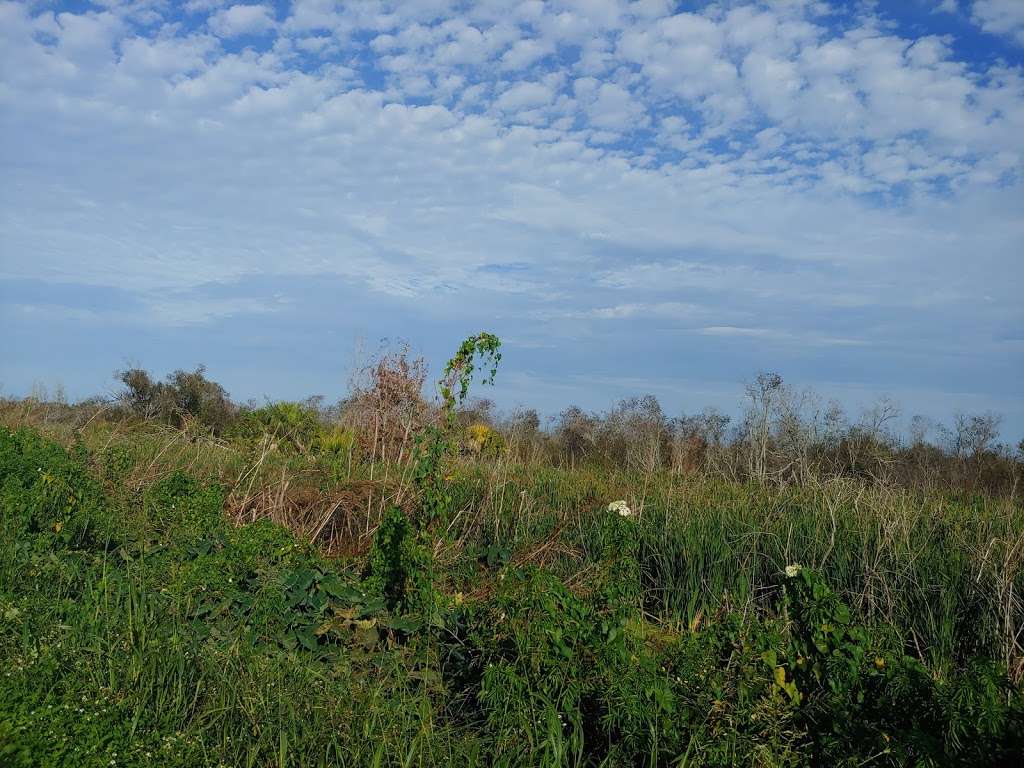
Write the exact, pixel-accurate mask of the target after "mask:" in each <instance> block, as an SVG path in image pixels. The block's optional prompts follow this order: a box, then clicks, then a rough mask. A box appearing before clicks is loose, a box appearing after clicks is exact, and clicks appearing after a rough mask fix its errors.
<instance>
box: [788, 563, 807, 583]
mask: <svg viewBox="0 0 1024 768" xmlns="http://www.w3.org/2000/svg"><path fill="white" fill-rule="evenodd" d="M801 568H803V566H802V565H796V564H793V565H787V566H786V578H787V579H792V578H795V577H796V576H799V575H800V569H801Z"/></svg>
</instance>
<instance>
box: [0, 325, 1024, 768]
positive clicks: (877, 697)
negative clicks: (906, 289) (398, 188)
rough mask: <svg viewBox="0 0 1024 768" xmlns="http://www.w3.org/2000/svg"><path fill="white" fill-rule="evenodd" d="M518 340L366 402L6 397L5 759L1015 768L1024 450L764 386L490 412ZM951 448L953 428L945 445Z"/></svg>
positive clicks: (146, 392) (397, 381)
mask: <svg viewBox="0 0 1024 768" xmlns="http://www.w3.org/2000/svg"><path fill="white" fill-rule="evenodd" d="M499 347H500V345H499V342H498V340H497V339H496V338H495V337H493V336H491V335H489V334H486V333H482V334H479V335H477V336H473V337H470V338H469V339H467V340H466V342H464V343H463V345H462V346H461V347H460V348H459V350H458V352H457V354H456V355H455V356H454V357H453V358H452V360H451V361H450V362H449V364H448V366H447V367H446V368H445V370H444V371H443V373H442V377H441V381H440V384H439V387H438V390H439V397H438V399H437V402H429V401H427V400H425V399H423V397H422V384H423V382H424V379H425V368H424V366H423V365H422V363H421V362H420V361H414V360H413V361H410V360H409V359H408V357H407V355H406V354H405V353H404V352H401V351H400V352H398V353H394V354H390V355H385V356H383V357H382V358H381V359H380V360H378V361H377V363H375V364H374V365H373V366H371V367H370V368H368V369H367V371H366V372H365V373H366V376H365V377H364V378H363V380H362V381H358V382H356V384H355V386H354V388H353V392H352V394H351V395H350V397H349V398H348V399H347V400H346V401H345V402H343V403H342V404H340V405H338V406H334V407H330V408H325V407H323V405H322V404H321V403H320V402H318V401H309V402H306V403H272V404H267V405H264V406H256V405H255V404H251V405H248V406H238V405H236V404H234V403H233V402H231V400H230V399H229V398H228V395H227V393H226V392H224V390H223V388H221V387H219V386H218V385H216V384H215V383H213V382H210V381H208V380H207V379H206V378H205V375H204V372H203V370H202V369H199V370H197V371H194V372H191V373H188V372H184V373H183V372H178V373H175V374H173V375H172V376H171V377H169V378H168V379H167V380H166V381H164V382H156V381H155V380H154V379H153V377H151V376H150V375H149V374H148V373H146V372H144V371H137V370H136V371H128V372H125V373H124V374H121V380H122V381H123V383H124V385H125V388H126V389H125V393H124V396H123V397H122V398H121V399H120V400H119V401H118V402H115V403H100V402H92V403H87V404H80V405H78V406H68V405H63V404H59V403H46V402H40V401H39V400H38V399H29V400H21V401H7V402H5V403H3V405H2V408H0V421H2V423H3V425H4V426H0V512H2V517H0V662H2V671H0V674H2V675H3V679H2V685H0V764H2V765H5V766H6V765H10V766H67V765H73V766H150V765H154V766H231V767H232V768H233V767H234V766H261V767H262V766H268V767H269V766H278V767H279V768H283V767H284V766H335V765H344V766H349V765H351V766H363V765H368V766H385V765H387V766H390V765H396V766H397V765H401V766H414V765H415V766H428V765H439V766H440V765H450V764H459V765H467V766H474V765H479V766H492V765H498V766H562V765H573V766H627V765H628V766H637V765H647V766H705V765H717V766H731V765H760V766H817V765H829V766H831V765H847V766H870V765H875V766H903V765H934V766H946V765H962V766H1003V765H1006V766H1009V765H1017V764H1019V762H1018V761H1019V756H1020V755H1021V754H1022V753H1024V693H1022V688H1021V679H1022V677H1024V646H1022V642H1024V603H1022V598H1021V596H1022V595H1024V568H1022V563H1024V514H1022V513H1024V509H1022V505H1021V502H1020V500H1019V498H1018V496H1017V492H1016V489H1017V483H1018V481H1019V479H1020V477H1021V461H1020V457H1018V456H1015V455H1014V453H1013V451H1012V450H1011V449H1009V448H1006V447H1004V446H999V445H998V444H997V442H996V441H997V436H996V434H995V426H996V424H997V422H996V420H995V419H994V417H991V416H989V415H981V416H975V417H969V416H964V417H961V418H960V419H959V420H958V422H957V423H956V424H955V425H954V427H952V428H950V429H949V430H946V432H945V433H944V436H943V443H944V444H941V445H940V444H933V443H931V442H928V441H926V440H925V437H924V435H923V434H921V432H920V430H921V429H923V427H922V425H921V424H918V434H917V435H915V436H913V437H912V439H911V440H910V441H909V442H900V441H899V440H897V439H896V437H895V436H893V435H892V434H891V433H890V432H889V431H888V424H889V423H890V421H891V413H892V411H891V406H890V405H888V404H882V406H880V407H879V409H876V410H875V412H874V413H873V414H871V413H869V414H866V415H865V416H864V417H862V418H861V419H859V420H858V421H857V422H855V423H854V424H852V425H850V424H847V423H845V417H843V416H842V415H841V414H839V413H838V412H837V411H836V409H832V410H831V411H829V410H828V409H824V410H814V409H813V408H811V407H810V405H809V403H811V402H812V398H811V397H810V396H809V395H806V394H802V395H796V394H794V393H792V392H790V391H788V390H787V389H786V388H785V387H784V385H783V384H782V382H781V380H777V377H772V376H768V375H764V376H762V377H759V378H758V379H757V380H756V381H755V382H754V383H753V384H752V385H751V388H750V391H749V394H750V403H749V408H748V411H747V414H746V415H745V417H744V418H743V419H742V420H741V423H740V424H739V426H738V427H736V428H734V429H732V430H731V431H730V430H729V425H728V423H727V422H726V420H725V419H724V417H722V416H720V415H719V414H716V413H714V412H705V413H703V414H701V415H700V416H698V417H682V418H680V419H675V420H670V419H667V418H665V417H664V415H663V414H662V413H661V409H660V406H658V404H657V402H656V401H655V400H653V398H642V399H638V400H634V401H626V402H624V403H622V404H620V405H619V406H618V407H617V408H615V409H613V410H612V411H611V412H609V413H607V414H603V415H595V414H587V413H585V412H583V411H581V410H579V409H569V410H567V411H566V412H565V413H563V414H562V415H561V416H560V417H559V418H558V419H557V420H555V422H554V423H552V424H551V425H550V426H549V427H548V428H546V429H545V428H542V425H541V424H540V419H539V418H537V416H536V414H532V413H528V412H527V413H518V414H514V415H513V416H510V417H507V418H504V419H498V418H496V417H495V416H494V414H493V408H492V407H491V406H490V405H489V404H488V403H487V402H486V401H479V400H476V401H474V400H471V399H470V398H469V397H468V395H469V389H470V387H471V384H472V382H473V381H474V379H475V380H478V381H479V380H482V381H483V383H486V382H488V381H490V380H492V379H493V377H494V376H495V374H496V372H497V368H498V365H499V362H500V351H499ZM933 431H934V432H936V433H937V434H943V433H941V431H940V430H937V429H933Z"/></svg>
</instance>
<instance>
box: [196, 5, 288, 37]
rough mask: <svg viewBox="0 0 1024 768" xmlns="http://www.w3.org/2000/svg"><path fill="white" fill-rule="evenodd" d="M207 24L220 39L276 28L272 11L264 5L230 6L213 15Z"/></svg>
mask: <svg viewBox="0 0 1024 768" xmlns="http://www.w3.org/2000/svg"><path fill="white" fill-rule="evenodd" d="M207 23H208V24H209V27H210V31H211V32H213V33H214V34H215V35H219V36H220V37H239V36H241V35H255V34H259V33H261V32H267V31H269V30H271V29H273V28H274V27H275V26H276V22H275V20H274V14H273V11H272V10H271V9H270V8H268V7H267V6H265V5H232V6H231V7H230V8H225V9H224V10H221V11H217V12H216V13H214V14H213V15H212V16H210V18H209V19H208V21H207Z"/></svg>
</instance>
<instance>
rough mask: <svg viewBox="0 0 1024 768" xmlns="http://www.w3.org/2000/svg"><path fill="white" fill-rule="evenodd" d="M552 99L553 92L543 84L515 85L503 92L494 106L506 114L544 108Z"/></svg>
mask: <svg viewBox="0 0 1024 768" xmlns="http://www.w3.org/2000/svg"><path fill="white" fill-rule="evenodd" d="M553 99H554V92H553V91H552V90H551V88H550V87H549V86H547V85H544V84H543V83H517V84H516V85H513V86H512V87H511V88H509V89H508V90H506V91H504V92H503V93H502V94H501V96H499V97H498V99H497V101H496V102H495V104H494V105H495V106H496V107H497V108H498V109H501V110H504V111H506V112H515V111H518V110H520V109H527V108H531V107H543V106H546V105H548V104H550V103H551V102H552V100H553Z"/></svg>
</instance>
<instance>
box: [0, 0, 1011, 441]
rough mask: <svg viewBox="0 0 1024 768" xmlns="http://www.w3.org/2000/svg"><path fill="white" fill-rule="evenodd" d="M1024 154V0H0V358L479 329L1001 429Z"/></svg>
mask: <svg viewBox="0 0 1024 768" xmlns="http://www.w3.org/2000/svg"><path fill="white" fill-rule="evenodd" d="M1022 170H1024V0H941V1H940V0H899V1H898V2H833V3H828V2H810V1H807V0H776V1H775V2H758V3H751V2H728V1H724V2H718V3H696V2H665V1H663V0H638V1H637V2H627V1H626V0H552V1H551V2H544V3H541V2H534V1H532V0H528V1H527V2H514V0H502V1H501V2H497V1H495V0H476V1H475V2H447V0H401V2H385V1H383V0H365V1H360V0H349V2H343V3H334V2H328V1H327V0H295V2H276V3H266V4H255V3H252V4H232V3H231V2H217V1H216V0H191V1H190V2H166V1H161V0H140V1H139V2H127V1H126V2H119V1H118V0H106V1H104V2H91V3H90V2H68V3H54V2H31V1H29V2H13V3H12V2H0V393H2V394H6V395H12V394H14V395H17V394H25V393H27V392H28V391H29V390H30V388H31V387H32V386H33V384H34V383H36V382H41V383H44V384H46V385H47V386H49V387H51V388H52V387H55V386H57V385H61V386H63V387H64V389H65V390H66V391H67V393H68V395H69V396H70V397H72V398H78V397H85V396H88V395H92V394H109V393H110V392H113V391H114V389H115V382H114V380H113V372H114V371H115V370H116V369H121V368H125V367H126V366H129V365H141V366H143V367H146V368H148V369H150V370H152V371H153V372H154V373H157V374H159V375H163V374H165V373H167V372H169V371H171V370H173V369H175V368H191V367H194V366H196V365H198V364H205V365H206V366H207V368H208V373H209V375H210V376H211V377H212V378H214V379H216V380H217V381H220V382H221V383H223V384H224V385H225V387H226V388H227V389H228V390H229V391H230V392H231V394H232V395H233V396H234V397H235V398H236V399H239V400H245V399H249V398H256V399H263V398H272V399H278V398H292V399H297V398H302V397H305V396H308V395H311V394H322V395H325V396H326V397H327V398H328V400H332V399H336V398H338V397H340V396H341V395H343V394H344V392H345V390H346V387H347V381H348V376H349V373H350V371H351V369H352V368H353V367H356V366H358V364H359V363H360V362H361V361H364V360H365V358H366V355H367V354H369V353H371V352H372V351H373V350H374V349H377V348H378V347H379V345H380V344H381V343H382V341H381V340H382V339H392V340H394V339H406V340H408V341H409V342H410V343H411V345H412V347H413V349H414V350H416V351H417V352H421V353H422V354H424V355H426V357H427V358H428V360H430V361H431V362H432V363H434V367H435V370H436V368H437V365H438V364H439V363H441V362H442V361H443V360H444V359H445V358H446V357H447V356H448V353H450V352H451V351H454V349H455V348H456V347H457V345H458V343H459V342H460V341H461V340H462V338H464V337H465V336H466V335H468V334H470V333H473V332H476V331H480V330H488V331H491V332H494V333H496V334H498V335H499V336H500V337H501V338H502V340H503V342H504V346H503V351H504V359H503V361H502V367H501V369H500V371H499V374H498V385H497V387H496V388H495V390H494V391H493V392H486V393H481V394H488V395H491V396H492V397H494V398H495V399H496V400H497V401H498V403H499V405H501V406H503V407H506V408H511V407H514V406H517V405H524V406H532V407H536V408H538V409H539V410H540V411H541V412H542V413H554V412H557V411H558V410H560V409H561V408H563V407H565V406H567V405H570V404H577V405H580V406H582V407H585V408H592V409H600V408H606V407H609V406H611V405H612V404H613V403H614V401H615V400H617V399H618V398H622V397H627V396H631V395H640V394H645V393H652V394H654V395H656V396H657V397H658V398H659V399H660V400H661V402H662V405H663V407H664V408H665V411H666V412H667V413H668V414H670V415H677V414H679V413H681V412H687V413H692V412H696V411H698V410H700V409H701V408H702V407H704V406H706V405H712V406H717V407H719V408H722V409H724V410H726V411H734V410H735V409H736V407H737V406H738V404H739V401H740V397H741V394H742V390H743V384H744V382H745V381H748V380H750V379H751V378H752V377H753V376H755V375H756V373H757V372H758V371H760V370H772V371H777V372H778V373H780V374H781V375H782V377H783V378H784V379H785V380H786V381H787V382H788V383H789V384H791V385H793V386H795V387H812V388H813V389H815V390H816V391H817V392H819V393H820V394H821V395H822V396H823V397H825V398H830V397H834V398H837V399H838V400H839V401H840V402H842V403H843V404H844V405H845V406H846V407H847V409H848V410H849V411H850V413H851V415H853V416H855V415H856V412H857V410H858V409H859V408H862V407H866V406H868V405H869V404H870V403H871V402H873V401H874V400H875V399H876V398H878V397H881V396H888V397H891V398H893V399H895V400H896V401H897V402H899V403H900V405H901V407H902V410H903V413H904V416H905V418H909V417H910V416H911V415H913V414H916V413H922V414H926V415H929V416H932V417H934V418H937V419H940V420H944V421H947V422H948V421H949V420H950V419H951V417H952V414H953V413H955V412H957V411H962V412H981V411H995V412H997V413H1000V414H1002V415H1003V418H1004V421H1003V436H1004V439H1010V440H1013V441H1014V442H1015V441H1016V440H1017V439H1019V438H1020V437H1022V436H1024V301H1022V300H1021V294H1022V286H1024V257H1022V254H1024V179H1022ZM360 350H362V351H360Z"/></svg>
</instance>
